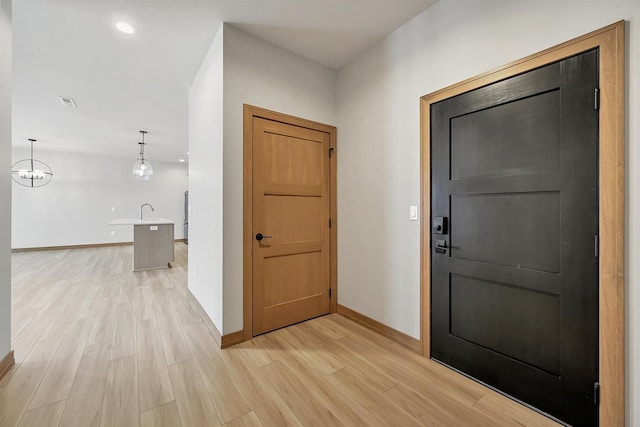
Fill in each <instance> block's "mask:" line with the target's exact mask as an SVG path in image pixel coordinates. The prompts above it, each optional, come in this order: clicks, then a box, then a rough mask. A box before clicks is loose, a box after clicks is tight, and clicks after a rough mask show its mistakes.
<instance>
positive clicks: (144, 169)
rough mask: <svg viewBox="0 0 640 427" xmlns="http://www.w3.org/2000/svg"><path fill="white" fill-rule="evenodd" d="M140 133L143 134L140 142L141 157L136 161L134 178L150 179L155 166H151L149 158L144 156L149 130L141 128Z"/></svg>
mask: <svg viewBox="0 0 640 427" xmlns="http://www.w3.org/2000/svg"><path fill="white" fill-rule="evenodd" d="M140 133H141V134H142V142H138V144H139V145H140V157H139V158H138V160H137V161H136V164H135V165H133V179H139V180H144V181H149V180H150V179H151V176H152V175H153V167H151V163H149V160H147V159H145V158H144V145H145V143H144V136H145V134H147V133H148V132H147V131H144V130H141V131H140Z"/></svg>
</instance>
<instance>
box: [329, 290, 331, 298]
mask: <svg viewBox="0 0 640 427" xmlns="http://www.w3.org/2000/svg"><path fill="white" fill-rule="evenodd" d="M329 299H331V288H329Z"/></svg>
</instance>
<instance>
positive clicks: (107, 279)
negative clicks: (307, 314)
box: [0, 243, 556, 427]
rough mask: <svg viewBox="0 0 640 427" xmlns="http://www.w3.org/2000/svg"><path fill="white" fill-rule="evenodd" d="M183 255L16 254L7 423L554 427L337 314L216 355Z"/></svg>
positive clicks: (2, 413)
mask: <svg viewBox="0 0 640 427" xmlns="http://www.w3.org/2000/svg"><path fill="white" fill-rule="evenodd" d="M186 253H187V250H186V246H185V245H184V244H181V243H179V244H177V245H176V263H175V267H174V268H172V269H168V270H156V271H149V272H142V273H133V272H132V271H131V267H132V259H131V258H132V248H131V247H126V246H125V247H109V248H96V249H76V250H60V251H49V252H27V253H16V254H13V256H12V260H13V285H12V290H13V296H12V302H13V304H12V306H13V311H12V318H13V348H14V349H15V356H16V365H15V366H14V367H13V368H12V370H11V371H10V372H9V373H8V375H7V376H6V377H5V378H4V379H3V380H2V381H1V382H0V426H3V427H4V426H16V425H19V426H37V427H47V426H82V427H87V426H118V427H126V426H139V425H142V426H172V427H173V426H182V427H191V426H218V425H226V426H235V427H239V426H260V425H263V426H300V425H303V426H335V425H337V426H402V427H405V426H420V425H422V426H447V427H448V426H464V427H472V426H522V425H525V426H551V425H556V424H555V423H553V422H552V421H550V420H549V419H547V418H545V417H543V416H541V415H539V414H537V413H534V412H532V411H531V410H529V409H526V408H524V407H522V406H520V405H518V404H516V403H514V402H512V401H510V400H508V399H506V398H504V397H502V396H500V395H499V394H497V393H494V392H493V391H490V390H488V389H486V388H484V387H482V386H481V385H479V384H476V383H474V382H473V381H470V380H468V379H466V378H463V377H461V376H460V375H458V374H455V373H453V372H451V371H450V370H448V369H446V368H444V367H442V366H440V365H438V364H436V363H434V362H431V361H429V360H427V359H425V358H422V357H420V356H418V355H417V354H415V353H412V352H411V351H409V350H407V349H405V348H404V347H401V346H399V345H397V344H395V343H394V342H391V341H389V340H387V339H386V338H383V337H381V336H379V335H377V334H375V333H373V332H371V331H369V330H367V329H364V328H362V327H360V326H358V325H357V324H355V323H352V322H351V321H349V320H347V319H345V318H343V317H341V316H339V315H330V316H325V317H322V318H318V319H314V320H311V321H308V322H305V323H301V324H298V325H295V326H292V327H289V328H286V329H281V330H279V331H276V332H272V333H270V334H266V335H263V336H260V337H257V338H255V339H254V340H252V341H249V342H246V343H243V344H240V345H238V346H235V347H232V348H229V349H226V350H219V349H218V348H216V345H215V341H214V335H213V333H214V332H213V329H212V328H211V324H210V322H209V320H208V319H207V318H206V316H205V315H204V314H203V312H202V309H201V308H200V306H199V305H198V304H197V302H196V301H195V300H194V299H193V297H192V296H191V294H190V293H189V292H188V291H187V287H186V265H187V256H186Z"/></svg>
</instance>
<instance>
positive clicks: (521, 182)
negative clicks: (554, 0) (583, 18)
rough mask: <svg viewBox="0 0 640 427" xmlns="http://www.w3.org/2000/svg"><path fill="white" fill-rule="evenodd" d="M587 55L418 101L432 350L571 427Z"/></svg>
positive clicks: (586, 401) (592, 378) (584, 408)
mask: <svg viewBox="0 0 640 427" xmlns="http://www.w3.org/2000/svg"><path fill="white" fill-rule="evenodd" d="M598 55H599V51H598V50H597V49H596V50H591V51H588V52H585V53H582V54H580V55H577V56H573V57H570V58H567V59H564V60H562V61H558V62H555V63H552V64H549V65H546V66H544V67H541V68H538V69H535V70H533V71H530V72H527V73H524V74H521V75H517V76H515V77H511V78H509V79H506V80H502V81H499V82H497V83H493V84H491V85H488V86H484V87H481V88H479V89H476V90H473V91H470V92H466V93H463V94H460V95H457V96H454V97H451V98H448V99H445V100H443V101H440V102H438V103H434V104H432V106H431V138H432V143H431V156H432V163H431V166H432V169H431V182H432V185H431V200H432V218H431V219H432V227H431V242H432V249H431V250H432V252H431V257H432V258H431V259H432V268H431V283H432V287H431V355H432V357H433V358H434V359H436V360H438V361H440V362H442V363H444V364H447V365H449V366H452V367H454V368H455V369H457V370H459V371H461V372H463V373H465V374H467V375H470V376H472V377H473V378H476V379H478V380H480V381H483V382H484V383H486V384H488V385H490V386H493V387H495V388H497V389H498V390H500V391H502V392H504V393H507V394H509V395H511V396H513V397H515V398H517V399H519V400H521V401H523V402H525V403H528V404H530V405H533V406H535V407H536V408H538V409H540V410H542V411H544V412H546V413H548V414H551V415H553V416H554V417H557V418H559V419H560V420H562V421H564V422H566V423H569V424H571V425H576V426H595V425H597V424H598V378H599V374H598V304H599V300H598V233H599V228H598V209H599V201H598V185H599V183H598V126H599V111H598V105H597V102H596V101H597V94H598V90H597V88H598V81H599V79H598V73H599V70H598V64H599V61H598ZM594 95H595V96H594Z"/></svg>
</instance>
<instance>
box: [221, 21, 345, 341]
mask: <svg viewBox="0 0 640 427" xmlns="http://www.w3.org/2000/svg"><path fill="white" fill-rule="evenodd" d="M223 25H224V27H223V28H224V192H223V194H224V200H223V210H224V327H223V329H224V330H223V333H224V334H228V333H231V332H235V331H239V330H242V328H243V324H242V323H243V322H242V148H243V141H242V137H243V127H242V121H243V110H242V108H243V107H242V105H243V104H245V103H246V104H251V105H254V106H256V107H262V108H267V109H270V110H275V111H278V112H281V113H286V114H290V115H293V116H298V117H302V118H305V119H309V120H314V121H317V122H321V123H325V124H330V125H335V123H336V107H335V77H336V73H335V71H333V70H331V69H329V68H327V67H324V66H322V65H320V64H318V63H315V62H313V61H310V60H307V59H304V58H302V57H300V56H298V55H295V54H293V53H291V52H289V51H286V50H284V49H282V48H280V47H278V46H276V45H273V44H271V43H268V42H266V41H264V40H262V39H259V38H256V37H254V36H252V35H249V34H247V33H245V32H243V31H240V30H238V29H236V28H234V27H233V26H231V25H229V24H223Z"/></svg>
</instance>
